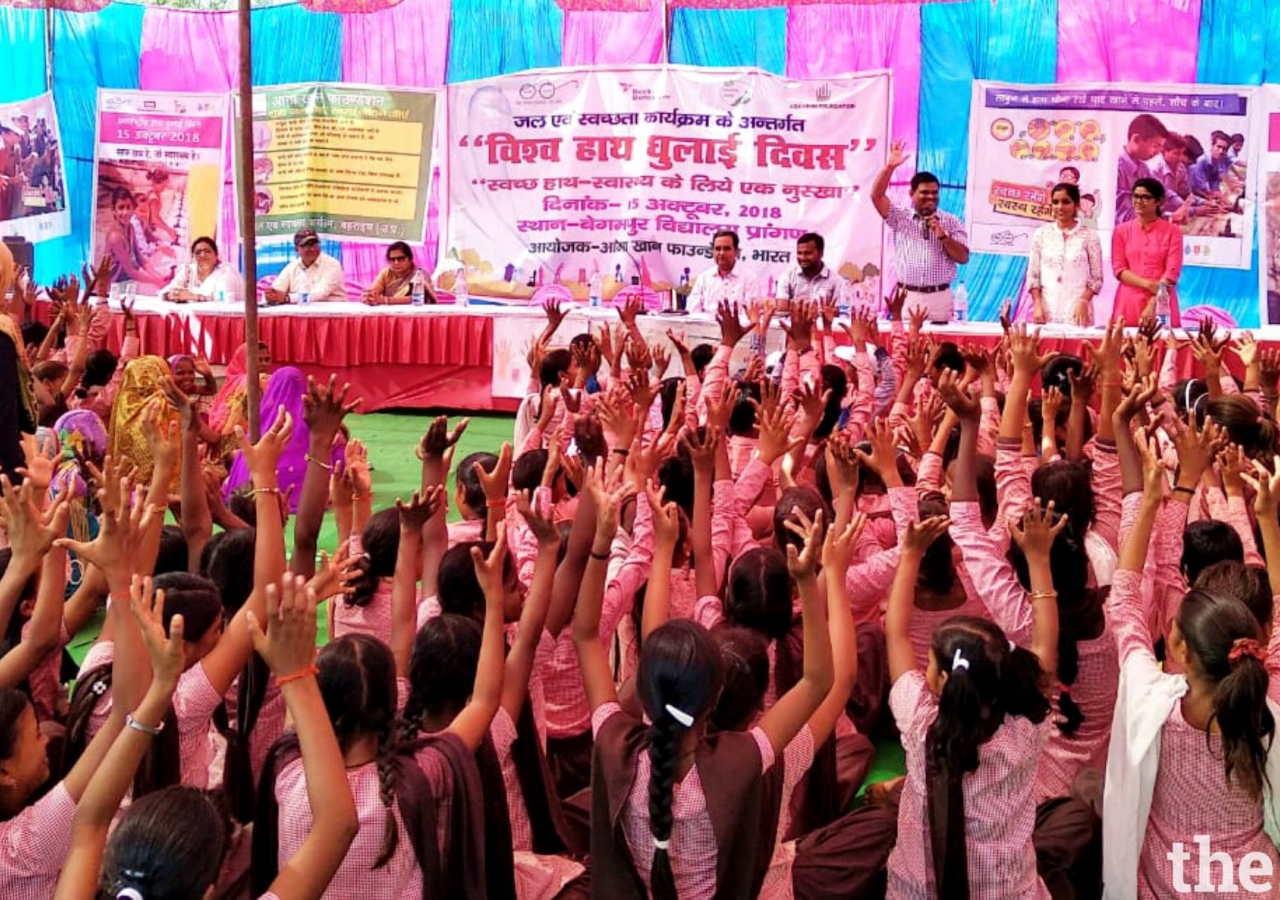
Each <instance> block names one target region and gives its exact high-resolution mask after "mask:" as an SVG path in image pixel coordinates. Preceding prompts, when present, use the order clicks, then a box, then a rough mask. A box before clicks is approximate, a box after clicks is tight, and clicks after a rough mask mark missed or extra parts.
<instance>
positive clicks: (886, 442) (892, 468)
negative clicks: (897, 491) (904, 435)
mask: <svg viewBox="0 0 1280 900" xmlns="http://www.w3.org/2000/svg"><path fill="white" fill-rule="evenodd" d="M866 436H867V441H868V443H870V444H871V452H870V453H865V452H863V451H862V450H858V449H856V448H855V449H854V451H853V453H854V455H855V456H857V457H858V462H860V463H862V465H864V466H866V467H867V468H868V469H870V470H871V471H872V472H875V473H876V474H877V475H879V476H880V480H881V481H884V482H885V483H886V484H888V483H889V480H890V479H893V478H895V477H897V475H898V447H897V445H896V444H895V442H894V439H893V431H892V430H891V429H890V428H889V423H888V422H887V421H885V420H884V419H877V420H876V421H874V422H872V423H871V425H870V426H869V427H868V428H867V435H866Z"/></svg>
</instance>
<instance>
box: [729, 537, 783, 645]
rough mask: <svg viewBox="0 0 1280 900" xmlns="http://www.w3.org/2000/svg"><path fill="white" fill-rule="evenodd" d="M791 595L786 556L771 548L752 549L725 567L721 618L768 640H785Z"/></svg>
mask: <svg viewBox="0 0 1280 900" xmlns="http://www.w3.org/2000/svg"><path fill="white" fill-rule="evenodd" d="M791 595H792V581H791V573H790V572H789V571H787V559H786V557H784V556H783V555H782V553H781V552H780V551H778V550H776V549H774V548H773V547H752V548H751V549H750V550H747V551H746V552H744V553H743V554H742V555H741V556H739V557H738V558H737V559H735V560H734V561H733V565H731V566H730V567H729V578H728V583H727V585H726V586H725V600H724V615H725V618H726V619H727V620H728V621H729V622H730V623H732V624H734V625H740V626H742V627H743V628H750V629H751V630H752V631H757V632H760V633H761V634H763V635H765V637H767V638H768V639H769V640H773V641H781V640H785V639H786V637H787V635H788V634H790V632H791Z"/></svg>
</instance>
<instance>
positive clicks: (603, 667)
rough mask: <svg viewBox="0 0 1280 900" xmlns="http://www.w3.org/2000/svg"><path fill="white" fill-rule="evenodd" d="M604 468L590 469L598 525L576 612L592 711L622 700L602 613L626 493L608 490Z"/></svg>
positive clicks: (576, 639) (588, 490)
mask: <svg viewBox="0 0 1280 900" xmlns="http://www.w3.org/2000/svg"><path fill="white" fill-rule="evenodd" d="M601 468H602V467H601V466H600V465H599V464H597V465H596V466H592V467H591V469H590V470H588V472H587V473H586V485H585V487H586V493H590V494H591V495H592V498H593V503H594V505H595V508H596V528H595V537H594V541H593V543H592V544H591V548H590V550H591V552H590V556H589V558H588V559H587V565H586V569H585V571H584V572H583V575H582V582H581V586H580V587H579V590H578V606H577V609H576V610H575V611H574V614H573V644H574V647H575V648H576V649H577V651H578V665H580V666H581V667H582V681H583V684H584V686H585V687H586V691H587V703H588V704H589V705H590V707H591V709H592V711H594V710H595V709H596V708H597V707H599V706H601V705H603V704H605V703H616V702H617V700H618V690H617V688H616V687H615V686H614V683H613V672H612V670H611V669H610V668H609V653H608V651H607V650H606V649H605V646H604V644H602V643H601V641H600V615H601V609H602V607H603V606H604V586H605V567H606V565H607V563H608V561H609V552H610V549H611V547H612V545H613V537H614V535H615V534H617V531H618V508H619V507H620V506H621V504H622V498H623V496H624V494H625V493H626V489H625V488H622V487H618V488H615V489H614V490H607V489H606V486H605V484H604V483H603V480H602V479H603V474H602V472H601Z"/></svg>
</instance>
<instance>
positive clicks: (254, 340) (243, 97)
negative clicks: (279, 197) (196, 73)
mask: <svg viewBox="0 0 1280 900" xmlns="http://www.w3.org/2000/svg"><path fill="white" fill-rule="evenodd" d="M250 12H251V7H250V0H240V2H239V11H238V15H239V21H240V109H239V112H238V116H239V120H240V121H239V125H240V129H239V139H240V146H239V148H238V150H239V152H238V153H237V154H236V157H237V159H238V161H239V162H238V168H239V172H238V173H237V174H238V175H239V182H240V186H239V190H240V241H241V246H242V247H243V256H244V343H245V350H246V354H245V359H246V362H247V363H248V373H247V377H246V383H245V387H246V389H247V391H248V399H249V439H250V440H252V441H255V442H256V441H257V440H258V437H259V436H260V435H261V432H262V423H261V422H260V421H259V418H260V416H259V410H258V405H259V403H260V401H261V395H262V389H261V388H262V381H261V378H260V377H259V368H258V257H257V244H258V242H257V235H256V229H257V221H256V220H257V216H256V215H255V212H254V208H253V201H254V197H253V34H252V31H253V29H252V26H251V24H250V18H251V17H250Z"/></svg>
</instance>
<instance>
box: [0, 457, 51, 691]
mask: <svg viewBox="0 0 1280 900" xmlns="http://www.w3.org/2000/svg"><path fill="white" fill-rule="evenodd" d="M0 493H2V496H0V523H3V526H4V528H5V531H6V533H7V535H8V536H9V547H8V548H7V550H8V554H9V559H8V560H7V563H8V565H7V566H6V567H5V570H4V575H3V577H0V635H3V634H17V633H20V634H21V639H20V640H17V641H6V642H5V643H6V645H7V647H6V649H5V651H4V652H3V654H0V687H19V686H21V685H22V684H23V682H25V681H26V680H27V678H28V676H30V675H32V673H34V672H35V671H36V669H37V668H39V667H41V666H42V665H44V664H45V661H46V658H47V657H48V656H50V655H51V654H53V653H55V652H56V653H58V656H59V657H60V656H61V647H62V641H61V639H60V635H59V633H60V631H61V630H62V610H63V602H62V598H63V595H64V593H65V587H66V565H67V553H66V551H65V550H64V549H62V548H61V547H55V546H53V541H54V538H55V537H56V536H57V535H59V534H63V533H65V532H66V529H67V504H66V503H65V502H59V503H57V504H56V505H55V506H54V507H53V508H51V509H50V510H48V513H47V515H48V525H45V524H44V522H45V514H42V513H41V512H40V510H39V509H38V508H37V507H36V505H35V503H34V501H33V491H32V488H31V487H30V486H29V485H22V486H20V487H16V488H15V487H14V486H13V485H12V484H10V483H9V479H8V477H7V476H4V475H0ZM37 574H38V577H33V576H37ZM29 584H34V585H35V604H34V605H33V606H32V607H31V609H30V611H29V613H24V611H23V609H22V605H23V601H24V599H25V597H24V594H26V593H27V588H28V585H29ZM15 626H17V627H15ZM55 658H56V657H55ZM54 684H55V685H56V684H57V680H56V676H55V677H54ZM32 700H33V702H35V698H34V697H33V698H32ZM52 700H53V698H52V697H49V698H47V699H46V702H45V703H44V704H40V705H43V706H45V708H46V709H48V711H49V712H52Z"/></svg>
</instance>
